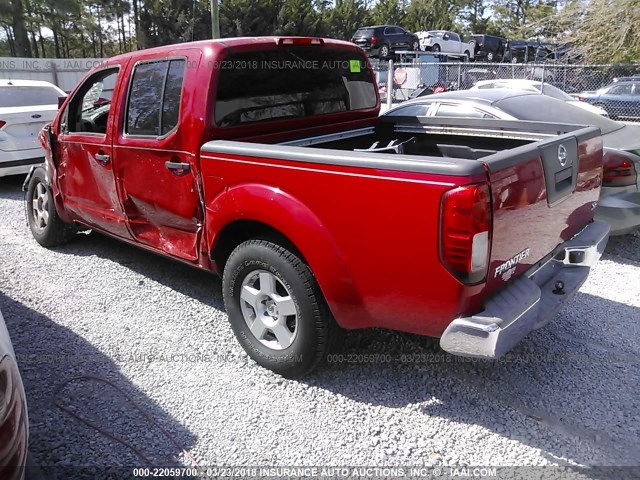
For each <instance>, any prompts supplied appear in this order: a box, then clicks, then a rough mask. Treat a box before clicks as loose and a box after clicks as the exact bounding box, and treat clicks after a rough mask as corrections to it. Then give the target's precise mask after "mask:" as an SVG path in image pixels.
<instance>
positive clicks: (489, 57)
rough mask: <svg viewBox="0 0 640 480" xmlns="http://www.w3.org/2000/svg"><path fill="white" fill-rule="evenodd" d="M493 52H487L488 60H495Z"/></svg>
mask: <svg viewBox="0 0 640 480" xmlns="http://www.w3.org/2000/svg"><path fill="white" fill-rule="evenodd" d="M493 58H494V56H493V52H487V62H493Z"/></svg>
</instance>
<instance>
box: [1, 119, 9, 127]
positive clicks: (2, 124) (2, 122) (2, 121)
mask: <svg viewBox="0 0 640 480" xmlns="http://www.w3.org/2000/svg"><path fill="white" fill-rule="evenodd" d="M6 124H7V122H5V121H4V120H0V128H2V127H4V126H5V125H6Z"/></svg>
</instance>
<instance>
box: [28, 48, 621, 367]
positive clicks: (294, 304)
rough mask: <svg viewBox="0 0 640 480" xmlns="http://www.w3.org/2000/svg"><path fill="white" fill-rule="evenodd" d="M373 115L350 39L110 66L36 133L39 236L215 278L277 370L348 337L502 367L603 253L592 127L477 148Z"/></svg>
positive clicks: (510, 132) (238, 320)
mask: <svg viewBox="0 0 640 480" xmlns="http://www.w3.org/2000/svg"><path fill="white" fill-rule="evenodd" d="M379 107H380V100H379V97H378V93H377V88H376V85H375V80H374V75H373V72H372V69H371V66H370V64H369V63H368V60H367V57H366V55H365V54H364V52H363V51H362V50H361V49H359V48H358V47H356V46H355V45H353V44H350V43H346V42H340V41H335V40H326V39H317V38H272V37H269V38H237V39H222V40H211V41H204V42H197V43H186V44H181V45H172V46H167V47H160V48H154V49H150V50H143V51H138V52H134V53H130V54H125V55H120V56H117V57H114V58H111V59H109V60H108V61H106V62H105V63H104V64H102V65H100V66H99V67H97V68H95V69H94V70H92V71H91V72H89V73H88V74H87V76H86V77H85V78H84V79H83V80H82V81H81V82H80V84H79V85H78V86H77V87H76V88H75V90H74V91H73V92H72V93H71V94H70V95H69V96H68V98H66V99H65V100H64V101H63V103H62V105H61V108H60V111H59V112H58V114H57V117H56V119H55V120H54V121H53V123H52V124H51V125H49V126H48V127H46V128H45V129H44V130H43V131H42V133H41V142H42V145H43V148H44V150H45V153H46V161H45V164H44V166H42V167H38V168H36V169H34V170H32V171H31V172H30V174H29V176H28V178H27V180H26V182H25V190H26V192H27V195H26V198H27V211H28V221H29V225H30V227H31V231H32V233H33V236H34V237H35V239H36V240H37V241H38V242H39V243H40V244H42V245H44V246H47V247H49V246H54V245H58V244H60V243H63V242H66V241H68V240H70V239H71V238H72V237H73V235H74V233H75V232H76V231H77V230H79V229H87V228H91V229H94V230H97V231H100V232H103V233H106V234H109V235H112V236H114V237H117V238H118V239H121V240H124V241H126V242H129V243H133V244H136V245H139V246H142V247H144V248H147V249H149V250H151V251H153V252H156V253H160V254H163V255H166V256H168V257H171V258H173V259H176V260H179V261H182V262H185V263H187V264H189V265H193V266H194V267H198V268H201V269H204V270H208V271H211V272H214V273H217V274H220V275H221V276H222V284H223V294H224V301H225V307H226V310H227V312H228V316H229V321H230V323H231V326H232V328H233V331H234V332H235V334H236V336H237V338H238V341H239V342H240V343H241V344H242V346H243V347H244V348H245V350H246V351H247V352H248V354H249V355H250V356H251V357H252V358H253V359H254V360H255V361H256V362H258V363H259V364H261V365H263V366H265V367H267V368H270V369H272V370H274V371H276V372H279V373H281V374H283V375H286V376H297V375H303V374H305V373H307V372H309V371H311V370H312V369H313V368H314V367H315V366H316V365H317V364H318V363H319V362H320V361H321V360H322V358H323V357H324V356H325V355H326V352H327V349H328V348H329V346H330V345H331V344H332V340H333V339H334V338H336V336H337V335H339V332H340V327H342V328H346V329H356V328H365V327H384V328H390V329H396V330H403V331H407V332H414V333H418V334H423V335H430V336H434V337H440V344H441V346H442V348H443V349H444V350H446V351H449V352H451V353H453V354H456V355H465V356H471V357H486V358H496V357H499V356H500V355H502V354H504V353H505V352H506V351H508V350H510V349H511V348H512V347H513V346H514V345H516V343H518V342H519V341H520V340H521V339H522V338H523V337H524V336H525V335H526V334H527V333H529V332H530V331H532V330H533V329H535V328H539V327H541V326H542V325H544V324H545V323H546V322H547V321H549V319H551V318H552V317H553V315H554V314H555V313H556V312H557V311H558V310H559V308H560V307H561V305H562V304H563V303H565V302H566V301H567V300H568V299H569V298H570V297H571V295H572V294H574V293H575V292H576V291H577V290H578V288H579V287H580V285H581V284H582V283H583V282H584V281H585V279H586V278H587V275H588V273H589V269H590V267H591V266H592V265H593V264H594V263H595V262H596V261H597V259H598V258H599V257H600V254H601V252H602V251H603V249H604V247H605V244H606V241H607V238H608V230H609V227H608V225H607V224H606V223H602V222H597V221H595V222H594V221H593V213H594V208H595V205H596V202H597V200H598V194H599V189H600V183H601V175H602V145H601V139H600V133H599V130H598V129H597V128H592V127H573V126H566V125H565V126H562V125H536V124H525V123H518V122H504V121H498V120H487V119H482V122H484V123H483V125H485V126H486V125H488V126H489V127H490V130H489V131H490V132H494V133H493V134H489V133H487V134H486V135H478V134H477V133H476V134H474V135H467V134H465V133H464V132H463V130H464V128H463V127H464V126H465V123H468V122H472V120H468V119H466V120H465V119H459V120H457V119H450V120H451V121H450V122H448V123H447V122H445V120H447V119H441V118H440V119H437V122H439V123H434V122H431V123H429V120H428V119H426V120H425V119H419V118H417V117H387V118H384V117H378V110H379ZM518 130H519V132H518ZM535 130H537V133H535V132H534V131H535ZM536 135H537V136H536Z"/></svg>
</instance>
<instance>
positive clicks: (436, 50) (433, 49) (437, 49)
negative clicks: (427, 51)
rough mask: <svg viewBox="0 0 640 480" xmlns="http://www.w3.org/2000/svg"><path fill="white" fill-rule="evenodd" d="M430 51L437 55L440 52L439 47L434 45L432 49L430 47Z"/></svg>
mask: <svg viewBox="0 0 640 480" xmlns="http://www.w3.org/2000/svg"><path fill="white" fill-rule="evenodd" d="M431 51H432V52H434V53H438V52H439V51H440V45H438V44H437V43H436V44H435V45H434V46H433V47H431Z"/></svg>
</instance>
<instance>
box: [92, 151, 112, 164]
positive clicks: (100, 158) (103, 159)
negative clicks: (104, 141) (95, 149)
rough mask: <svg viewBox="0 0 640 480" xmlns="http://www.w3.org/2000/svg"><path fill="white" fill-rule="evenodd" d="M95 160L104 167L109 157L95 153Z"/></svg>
mask: <svg viewBox="0 0 640 480" xmlns="http://www.w3.org/2000/svg"><path fill="white" fill-rule="evenodd" d="M96 160H97V161H98V162H100V163H101V164H103V165H106V164H107V163H109V161H110V160H111V157H110V156H109V155H105V154H104V153H96Z"/></svg>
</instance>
